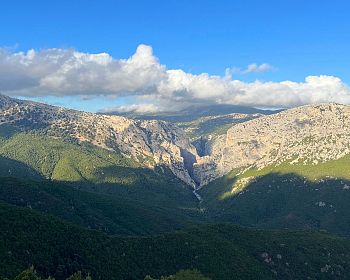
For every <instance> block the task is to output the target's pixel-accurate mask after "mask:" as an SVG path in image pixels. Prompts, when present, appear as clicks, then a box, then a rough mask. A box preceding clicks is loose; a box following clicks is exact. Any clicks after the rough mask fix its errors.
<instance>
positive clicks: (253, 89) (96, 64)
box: [0, 45, 350, 112]
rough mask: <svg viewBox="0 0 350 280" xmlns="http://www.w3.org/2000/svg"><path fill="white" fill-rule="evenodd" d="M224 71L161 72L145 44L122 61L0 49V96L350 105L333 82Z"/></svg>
mask: <svg viewBox="0 0 350 280" xmlns="http://www.w3.org/2000/svg"><path fill="white" fill-rule="evenodd" d="M271 69H273V67H272V66H270V65H269V64H260V65H258V64H251V65H249V66H248V67H247V68H246V69H243V70H241V71H243V73H245V74H248V73H261V72H265V71H270V70H271ZM226 72H227V73H226V75H224V76H213V75H209V74H207V73H202V74H199V75H194V74H191V73H186V72H184V71H183V70H181V69H167V67H166V66H165V65H162V64H161V63H160V62H159V60H158V58H157V57H156V56H154V54H153V50H152V48H151V47H150V46H146V45H140V46H138V48H137V50H136V52H135V54H134V55H132V56H131V57H130V58H128V59H115V58H113V57H112V56H110V55H109V54H107V53H100V54H89V53H82V52H78V51H76V50H74V49H43V50H40V51H35V50H29V51H28V52H26V53H23V52H17V53H14V52H9V51H7V50H5V49H0V92H2V93H4V94H7V95H10V96H24V97H40V96H81V97H84V98H89V97H96V96H101V98H106V97H108V98H117V97H121V96H132V97H134V98H132V100H134V101H135V102H134V104H129V105H125V106H123V107H120V108H117V109H119V110H121V111H123V112H126V111H135V112H146V111H151V112H155V111H159V110H160V111H162V110H178V109H181V108H183V107H186V106H189V105H193V104H214V103H223V104H236V105H246V106H256V107H257V106H258V107H270V108H271V107H293V106H298V105H304V104H313V103H321V102H338V103H345V104H350V88H349V87H348V86H347V85H346V84H345V83H344V82H342V80H341V79H340V78H338V77H334V76H308V77H306V78H305V81H304V82H301V83H297V82H293V81H282V82H260V81H256V82H252V83H246V82H243V81H240V80H235V79H233V78H232V74H234V73H233V72H229V73H228V71H226ZM113 109H114V108H109V110H113Z"/></svg>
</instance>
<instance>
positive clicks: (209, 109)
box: [108, 104, 276, 123]
mask: <svg viewBox="0 0 350 280" xmlns="http://www.w3.org/2000/svg"><path fill="white" fill-rule="evenodd" d="M273 113H276V111H274V110H262V109H256V108H253V107H246V106H238V105H228V104H211V105H192V106H188V107H185V108H184V109H182V110H180V111H176V112H171V111H169V112H157V113H135V112H108V114H110V115H124V116H126V117H129V118H133V119H142V120H163V121H167V122H172V123H182V122H191V121H195V120H197V119H199V118H202V117H215V116H222V115H229V114H246V115H251V114H273Z"/></svg>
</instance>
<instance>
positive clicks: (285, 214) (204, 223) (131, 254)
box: [0, 95, 350, 280]
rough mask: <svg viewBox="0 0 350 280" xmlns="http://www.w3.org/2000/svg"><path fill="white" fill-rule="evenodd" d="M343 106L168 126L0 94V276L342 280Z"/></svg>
mask: <svg viewBox="0 0 350 280" xmlns="http://www.w3.org/2000/svg"><path fill="white" fill-rule="evenodd" d="M349 108H350V107H348V106H344V105H339V104H321V105H313V106H304V107H298V108H294V109H290V110H284V111H276V112H271V111H266V112H265V113H264V112H263V111H261V110H260V111H258V112H257V111H255V110H253V109H251V112H250V111H248V112H246V111H242V110H243V109H242V108H239V110H238V108H236V107H235V108H226V109H227V110H228V109H230V110H229V111H225V110H221V111H222V112H224V114H222V115H220V114H216V113H215V112H214V113H213V112H212V111H210V114H209V113H208V114H207V115H205V113H203V114H199V115H198V116H196V114H194V116H195V117H194V118H192V119H186V118H185V114H183V116H182V119H175V120H174V122H173V123H171V122H169V120H163V117H162V119H159V118H158V119H157V120H150V119H147V118H148V117H147V118H146V117H144V118H141V117H140V118H139V119H134V118H129V117H127V116H112V115H101V114H93V113H85V112H80V111H74V110H69V109H64V108H60V107H54V106H49V105H46V104H42V103H35V102H31V101H22V100H18V99H13V98H9V97H7V96H3V95H2V96H0V113H1V125H0V178H1V180H0V202H1V206H0V210H1V211H0V220H1V232H2V234H3V236H2V243H1V244H0V247H1V250H2V252H3V253H2V254H0V264H1V265H0V276H1V277H14V276H15V275H17V274H18V273H20V272H21V271H23V270H25V269H27V268H29V267H30V266H31V265H34V267H35V269H36V270H37V271H38V273H39V274H40V275H42V276H43V277H48V276H50V275H51V276H53V277H55V279H58V280H60V279H66V278H67V277H69V275H72V274H73V273H75V272H76V271H82V272H83V273H90V274H91V275H92V276H93V277H95V278H96V279H116V280H117V279H135V280H136V279H141V280H143V279H144V278H145V277H146V276H147V275H150V276H152V277H158V278H159V277H160V276H161V275H171V274H175V273H176V272H177V271H180V270H182V269H185V270H188V269H197V270H199V271H200V272H201V273H203V275H204V276H206V277H209V278H210V279H213V280H215V279H232V275H235V277H236V278H237V279H256V277H257V275H259V277H260V278H261V279H306V278H305V277H304V276H305V275H308V276H309V277H311V279H344V278H345V279H346V278H347V277H349V275H350V270H349V267H350V261H349V260H348V253H347V250H348V246H349V240H348V238H349V235H350V226H349V225H350V215H349V214H348V201H349V199H350V197H349V196H350V192H349V191H350V187H349V186H350V175H349V174H350V173H349V164H350V155H349V152H350V150H349V145H350V143H349V140H348V139H349V137H348V136H349V134H350V126H349V125H348V123H349V122H348V121H349V118H350V109H349ZM232 110H233V111H232ZM244 110H247V108H244ZM203 112H205V111H203ZM168 117H169V116H168ZM172 118H174V116H173V117H172ZM330 131H332V132H331V133H330ZM256 240H259V242H256ZM213 259H215V260H216V261H215V262H214V263H213ZM236 259H239V261H233V260H236ZM306 271H307V273H306Z"/></svg>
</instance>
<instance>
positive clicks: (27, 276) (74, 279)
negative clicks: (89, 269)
mask: <svg viewBox="0 0 350 280" xmlns="http://www.w3.org/2000/svg"><path fill="white" fill-rule="evenodd" d="M14 280H45V279H43V278H41V277H40V275H39V274H38V273H37V272H36V270H35V269H34V267H33V266H32V267H30V268H29V269H26V270H24V271H22V272H21V273H20V274H18V275H17V276H16V277H15V278H14ZM47 280H55V279H54V278H52V277H51V276H49V277H48V278H47ZM66 280H92V278H91V276H90V275H89V274H88V275H87V276H84V275H83V274H82V273H81V272H80V271H78V272H76V273H74V274H73V275H71V276H69V277H68V278H67V279H66ZM144 280H157V279H155V278H152V277H151V276H149V275H147V276H146V277H145V279H144ZM160 280H210V279H209V278H207V277H205V276H203V275H202V274H201V273H200V272H199V271H197V270H190V269H188V270H180V271H179V272H177V273H176V274H174V275H170V276H161V277H160Z"/></svg>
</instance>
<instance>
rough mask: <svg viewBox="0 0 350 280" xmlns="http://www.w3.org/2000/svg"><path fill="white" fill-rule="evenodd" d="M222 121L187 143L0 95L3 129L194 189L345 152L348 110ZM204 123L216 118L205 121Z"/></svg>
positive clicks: (112, 119) (151, 123) (123, 121)
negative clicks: (86, 149)
mask: <svg viewBox="0 0 350 280" xmlns="http://www.w3.org/2000/svg"><path fill="white" fill-rule="evenodd" d="M227 116H229V117H230V119H231V120H232V126H231V128H228V130H227V132H226V133H223V134H217V135H211V136H210V137H208V135H204V138H201V139H200V140H199V141H198V139H196V141H194V142H192V140H193V139H192V138H191V135H188V133H186V131H185V130H183V129H182V128H179V127H178V126H177V125H175V124H172V123H169V122H165V121H161V120H136V119H130V118H126V117H122V116H112V115H101V114H93V113H86V112H80V111H75V110H68V109H64V108H60V107H55V106H49V105H46V104H41V103H35V102H29V101H22V100H17V99H12V98H9V97H7V96H3V95H2V96H0V123H1V124H6V125H12V126H15V127H17V128H19V129H21V130H24V131H31V130H35V131H38V132H40V133H43V134H44V135H46V136H51V137H58V138H61V139H64V140H67V141H70V142H75V143H83V142H88V143H91V144H93V145H95V146H98V147H101V148H104V149H107V150H110V151H115V152H117V153H121V154H122V155H123V156H125V157H129V158H132V159H134V160H136V161H138V162H139V163H140V164H141V165H142V166H145V167H149V168H154V167H155V166H166V167H169V168H170V170H171V171H172V172H173V173H174V174H175V175H176V176H177V177H178V178H180V179H181V180H182V181H184V182H186V183H187V184H189V185H191V186H193V187H201V186H203V185H206V184H208V183H209V182H211V181H212V180H214V179H216V178H218V177H221V176H223V175H225V174H227V173H228V172H230V171H231V170H233V169H239V170H241V171H244V170H247V169H250V168H257V169H261V168H264V167H266V166H269V165H278V164H280V163H282V162H288V163H289V164H296V163H298V164H300V163H301V164H314V165H316V164H318V163H321V162H325V161H329V160H334V159H339V158H341V157H343V156H345V155H347V154H349V153H350V137H348V136H349V135H350V122H349V120H350V107H349V106H345V105H339V104H321V105H310V106H303V107H298V108H294V109H290V110H286V111H282V112H279V113H276V114H269V115H263V114H256V113H254V114H240V113H233V114H229V115H226V118H227ZM208 118H209V120H210V121H213V120H215V119H216V118H217V117H216V116H214V117H204V119H205V120H206V121H208ZM226 120H227V119H225V121H226ZM225 125H227V123H225ZM214 126H215V122H214ZM203 139H204V140H203Z"/></svg>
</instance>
